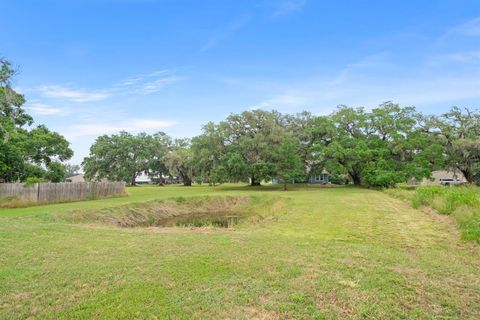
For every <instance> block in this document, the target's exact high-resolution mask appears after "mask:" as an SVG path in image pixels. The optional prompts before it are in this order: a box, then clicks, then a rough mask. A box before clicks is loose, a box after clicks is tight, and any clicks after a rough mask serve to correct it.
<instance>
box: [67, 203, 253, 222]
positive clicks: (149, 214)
mask: <svg viewBox="0 0 480 320" xmlns="http://www.w3.org/2000/svg"><path fill="white" fill-rule="evenodd" d="M250 201H251V197H247V196H242V197H194V198H181V197H180V198H174V199H169V200H163V201H149V202H143V203H134V204H129V205H124V206H119V207H113V208H105V209H100V210H88V211H85V210H75V211H71V212H66V213H62V214H59V215H58V216H59V217H60V218H61V219H63V220H67V221H69V222H73V223H100V224H107V225H116V226H118V227H121V228H134V227H206V226H212V227H218V228H230V227H233V226H235V225H236V224H238V223H239V222H241V221H242V220H243V219H245V218H246V217H248V216H249V215H250V210H249V209H248V208H247V207H248V204H249V203H250Z"/></svg>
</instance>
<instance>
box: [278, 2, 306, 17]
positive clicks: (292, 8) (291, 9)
mask: <svg viewBox="0 0 480 320" xmlns="http://www.w3.org/2000/svg"><path fill="white" fill-rule="evenodd" d="M306 3H307V0H283V1H279V2H278V4H277V7H276V9H275V11H274V12H273V16H285V15H289V14H292V13H295V12H298V11H300V10H302V9H303V7H304V6H305V4H306Z"/></svg>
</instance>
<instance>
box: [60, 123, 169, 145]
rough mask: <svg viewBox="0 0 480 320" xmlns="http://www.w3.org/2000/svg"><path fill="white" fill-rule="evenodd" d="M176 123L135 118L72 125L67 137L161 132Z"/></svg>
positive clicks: (73, 138) (66, 134) (72, 138)
mask: <svg viewBox="0 0 480 320" xmlns="http://www.w3.org/2000/svg"><path fill="white" fill-rule="evenodd" d="M175 124H176V122H175V121H171V120H163V119H141V118H133V119H130V120H123V121H119V122H107V121H105V122H96V123H84V124H74V125H72V126H71V127H70V128H69V129H68V130H67V132H66V133H65V136H66V137H67V138H69V139H71V140H75V139H76V138H79V137H85V136H99V135H102V134H112V133H117V132H120V131H122V130H124V131H128V132H131V133H138V132H149V131H160V130H164V129H166V128H169V127H172V126H174V125H175Z"/></svg>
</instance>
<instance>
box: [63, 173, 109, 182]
mask: <svg viewBox="0 0 480 320" xmlns="http://www.w3.org/2000/svg"><path fill="white" fill-rule="evenodd" d="M108 181H109V180H108V179H107V178H102V179H101V180H100V182H108ZM65 182H74V183H75V182H87V180H85V177H84V175H83V174H77V175H75V176H71V177H68V178H66V179H65Z"/></svg>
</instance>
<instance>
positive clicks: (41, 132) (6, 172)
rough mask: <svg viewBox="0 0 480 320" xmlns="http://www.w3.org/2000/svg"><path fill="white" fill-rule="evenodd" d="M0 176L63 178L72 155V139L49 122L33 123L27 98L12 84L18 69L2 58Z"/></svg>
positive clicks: (8, 178)
mask: <svg viewBox="0 0 480 320" xmlns="http://www.w3.org/2000/svg"><path fill="white" fill-rule="evenodd" d="M0 64H1V67H0V180H2V181H5V182H11V181H18V180H20V181H25V180H26V179H28V178H45V179H48V180H50V181H52V182H59V181H62V180H63V179H64V176H65V167H64V165H63V164H62V162H63V161H66V160H68V159H70V158H71V157H72V156H73V151H72V150H71V149H70V146H69V142H68V141H67V140H66V139H65V138H64V137H63V136H62V135H60V134H58V133H56V132H53V131H50V130H49V129H48V128H47V127H46V126H44V125H39V126H37V127H32V124H33V118H32V117H31V116H30V115H28V114H27V113H26V111H25V110H24V109H23V105H24V104H25V98H24V96H23V95H22V94H20V93H18V92H16V91H15V90H13V89H12V87H11V81H12V77H13V76H14V75H15V73H16V72H15V70H14V69H13V68H12V67H11V64H10V62H9V61H7V60H4V59H0Z"/></svg>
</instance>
